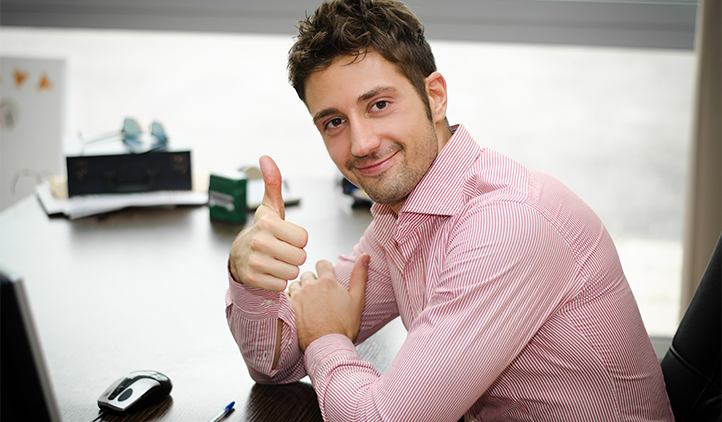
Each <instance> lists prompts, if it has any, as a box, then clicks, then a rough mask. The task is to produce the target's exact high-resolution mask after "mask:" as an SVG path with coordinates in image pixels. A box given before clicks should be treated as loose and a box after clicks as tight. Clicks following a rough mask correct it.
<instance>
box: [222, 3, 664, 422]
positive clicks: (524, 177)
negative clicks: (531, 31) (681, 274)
mask: <svg viewBox="0 0 722 422" xmlns="http://www.w3.org/2000/svg"><path fill="white" fill-rule="evenodd" d="M289 74H290V80H291V82H292V84H293V86H294V88H295V89H296V91H297V93H298V95H299V97H300V98H301V100H302V101H303V102H304V103H305V104H306V106H307V108H308V110H309V112H310V114H311V116H312V118H313V122H314V124H315V125H316V127H317V128H318V130H319V132H320V133H321V136H322V138H323V140H324V143H325V144H326V148H327V150H328V152H329V155H330V156H331V158H332V159H333V161H334V162H335V163H336V165H337V166H338V168H339V169H340V170H341V172H343V174H344V175H345V177H346V178H348V179H349V180H350V181H352V182H353V183H354V184H356V185H357V186H359V187H361V188H363V189H364V190H365V191H366V192H367V193H368V194H369V196H370V197H371V199H373V200H374V201H375V202H376V203H375V204H374V206H373V207H372V212H373V215H374V221H373V222H372V223H371V225H370V226H369V227H368V229H367V230H366V232H365V234H364V235H363V237H362V238H361V239H360V240H359V243H358V244H357V245H356V246H355V247H354V250H353V252H352V253H351V255H349V256H341V257H339V259H338V261H337V263H336V265H335V266H333V265H332V264H331V263H330V262H327V261H321V262H319V263H317V265H316V270H317V274H313V273H310V272H307V273H304V274H301V275H300V278H299V279H298V280H297V281H295V282H293V283H291V284H290V285H289V286H288V292H287V293H284V290H285V288H286V284H287V280H293V279H295V278H296V277H298V275H299V268H298V267H299V265H301V264H303V262H304V261H305V258H306V254H305V252H304V250H303V248H304V247H305V245H306V241H307V239H308V234H307V233H306V231H305V230H304V229H303V228H301V227H298V226H296V225H294V224H293V223H291V222H286V221H284V220H283V218H284V215H283V199H282V198H281V194H280V185H281V176H280V172H279V170H278V168H277V167H276V165H275V164H274V163H273V161H272V160H271V159H270V158H269V157H262V159H261V163H260V164H261V170H262V172H263V176H264V180H265V185H266V193H265V197H264V201H263V205H262V206H261V207H260V208H259V209H258V211H257V212H256V214H255V218H254V221H253V222H252V223H251V224H250V225H249V227H247V228H246V229H245V230H244V231H242V232H241V233H240V234H239V235H238V237H237V238H236V240H235V241H234V244H233V246H232V248H231V254H230V258H229V270H230V276H229V279H230V286H229V289H228V293H227V295H226V303H227V307H226V313H227V317H228V322H229V326H230V328H231V332H232V333H233V336H234V338H235V339H236V341H237V343H238V345H239V348H240V350H241V352H242V354H243V356H244V359H245V361H246V364H247V366H248V369H249V371H250V373H251V375H252V376H253V378H254V379H255V380H256V381H257V382H261V383H287V382H294V381H297V380H299V379H300V378H302V377H303V376H305V375H306V374H308V375H309V376H310V378H311V381H312V383H313V385H314V388H315V390H316V392H317V394H318V400H319V405H320V408H321V412H322V414H323V417H324V419H325V420H332V421H377V420H387V421H456V420H458V419H459V418H460V417H463V418H464V419H465V420H469V421H471V420H483V421H487V420H495V421H577V420H578V421H632V420H633V421H670V420H672V419H673V418H672V415H671V410H670V407H669V402H668V399H667V396H666V392H665V389H664V382H663V379H662V374H661V370H660V367H659V364H658V361H657V359H656V357H655V354H654V351H653V350H652V347H651V344H650V342H649V338H648V337H647V334H646V331H645V329H644V326H643V325H642V321H641V318H640V315H639V312H638V310H637V307H636V303H635V301H634V298H633V296H632V293H631V291H630V289H629V286H628V284H627V282H626V279H625V278H624V274H623V272H622V268H621V265H620V263H619V260H618V257H617V255H616V250H615V249H614V245H613V243H612V240H611V238H610V237H609V235H608V233H607V232H606V230H605V229H604V226H603V225H602V223H601V222H600V221H599V219H598V218H597V217H596V215H595V214H594V213H593V212H592V211H591V210H590V209H589V208H588V207H587V206H586V205H585V204H584V203H583V202H582V201H581V200H580V199H579V198H577V197H576V196H574V194H572V193H571V192H570V191H569V190H567V189H566V188H565V187H564V186H563V185H561V184H560V183H559V182H557V181H556V180H554V179H552V178H551V177H549V176H546V175H544V174H541V173H538V172H535V171H533V170H529V169H526V168H524V167H522V166H521V165H519V164H518V163H516V162H514V161H512V160H510V159H508V158H506V157H504V156H502V155H500V154H497V153H495V152H493V151H490V150H488V149H484V148H480V147H479V146H478V145H477V144H476V143H475V142H474V140H473V139H472V138H471V137H470V135H469V134H468V133H467V132H466V130H465V129H464V127H463V126H454V127H449V125H448V123H447V120H446V101H447V90H446V81H445V80H444V78H443V76H442V75H441V74H440V73H438V72H437V71H436V65H435V63H434V58H433V55H432V53H431V49H430V48H429V46H428V43H427V42H426V40H425V39H424V36H423V29H422V26H421V24H420V23H419V22H418V20H417V19H416V17H415V16H414V15H413V14H412V13H411V12H410V11H409V10H408V9H407V8H406V7H405V6H404V5H403V4H401V3H399V2H396V1H393V0H377V1H370V0H355V1H354V0H338V1H334V2H332V3H330V4H327V3H324V4H323V5H321V6H320V7H319V9H317V10H316V12H315V14H314V15H313V16H311V17H310V18H307V20H306V21H305V22H302V23H301V24H300V26H299V37H298V39H297V41H296V43H295V45H294V46H293V47H292V49H291V51H290V54H289ZM399 315H400V316H401V319H402V321H403V323H404V325H405V326H406V328H407V330H408V336H407V338H406V340H405V342H404V344H403V345H402V347H401V349H400V351H399V353H398V355H397V356H396V358H395V359H394V361H393V363H392V364H391V366H390V368H389V370H388V371H387V373H386V374H384V375H379V374H378V373H377V372H376V371H375V370H374V369H373V367H372V366H371V365H370V364H369V363H368V362H364V361H363V360H361V359H360V358H359V356H358V354H357V353H356V350H355V348H354V342H355V343H356V344H358V343H359V342H361V341H363V340H364V339H366V338H367V337H368V336H369V335H371V334H373V333H374V332H375V331H376V330H378V329H379V328H380V327H382V326H383V325H384V324H386V323H387V322H389V321H390V320H392V319H393V318H395V317H397V316H399Z"/></svg>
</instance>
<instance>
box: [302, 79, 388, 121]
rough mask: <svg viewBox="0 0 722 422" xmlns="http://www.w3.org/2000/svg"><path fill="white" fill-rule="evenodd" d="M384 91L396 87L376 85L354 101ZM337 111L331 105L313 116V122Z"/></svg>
mask: <svg viewBox="0 0 722 422" xmlns="http://www.w3.org/2000/svg"><path fill="white" fill-rule="evenodd" d="M386 91H396V88H394V87H393V86H377V87H375V88H373V89H372V90H370V91H368V92H365V93H363V94H361V95H359V97H358V99H356V103H357V104H358V103H363V102H366V101H368V100H370V99H371V98H373V97H375V96H377V95H379V94H381V93H382V92H386ZM338 113H340V110H339V109H337V108H333V107H331V108H326V109H323V110H321V111H319V112H318V113H316V114H315V115H314V116H313V122H314V123H316V122H317V121H319V120H321V119H323V118H324V117H326V116H329V115H331V114H338Z"/></svg>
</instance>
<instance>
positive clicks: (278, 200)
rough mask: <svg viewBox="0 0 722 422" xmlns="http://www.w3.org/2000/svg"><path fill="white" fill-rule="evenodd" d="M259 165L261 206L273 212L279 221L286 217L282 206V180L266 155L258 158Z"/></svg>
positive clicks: (273, 163)
mask: <svg viewBox="0 0 722 422" xmlns="http://www.w3.org/2000/svg"><path fill="white" fill-rule="evenodd" d="M259 164H260V166H261V173H262V174H263V186H264V192H263V201H262V202H261V204H262V205H265V206H267V207H269V208H270V209H272V210H273V211H275V212H276V213H277V214H278V215H279V216H280V217H281V219H284V218H285V217H286V215H285V214H286V211H285V207H284V206H283V195H282V194H281V187H282V185H283V178H282V177H281V171H280V170H279V169H278V166H277V165H276V163H275V162H274V161H273V159H272V158H271V157H269V156H267V155H264V156H262V157H261V158H260V160H259Z"/></svg>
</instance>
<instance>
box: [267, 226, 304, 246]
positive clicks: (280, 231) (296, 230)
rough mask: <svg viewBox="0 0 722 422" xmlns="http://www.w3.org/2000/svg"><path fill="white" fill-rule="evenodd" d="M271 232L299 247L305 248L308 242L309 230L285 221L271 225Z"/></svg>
mask: <svg viewBox="0 0 722 422" xmlns="http://www.w3.org/2000/svg"><path fill="white" fill-rule="evenodd" d="M269 226H270V227H269V228H270V229H271V233H272V234H273V235H274V236H275V237H276V238H277V239H280V240H283V241H284V242H286V243H288V244H290V245H293V246H295V247H297V248H301V249H303V248H305V247H306V244H307V243H308V232H307V231H306V229H304V228H303V227H301V226H298V225H296V224H293V223H291V222H289V221H284V222H283V224H275V225H269Z"/></svg>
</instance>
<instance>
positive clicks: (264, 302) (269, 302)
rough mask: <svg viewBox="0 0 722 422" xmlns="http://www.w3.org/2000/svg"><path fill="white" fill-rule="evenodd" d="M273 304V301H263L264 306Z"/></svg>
mask: <svg viewBox="0 0 722 422" xmlns="http://www.w3.org/2000/svg"><path fill="white" fill-rule="evenodd" d="M272 303H273V299H268V300H264V301H263V306H270V305H271V304H272Z"/></svg>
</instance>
